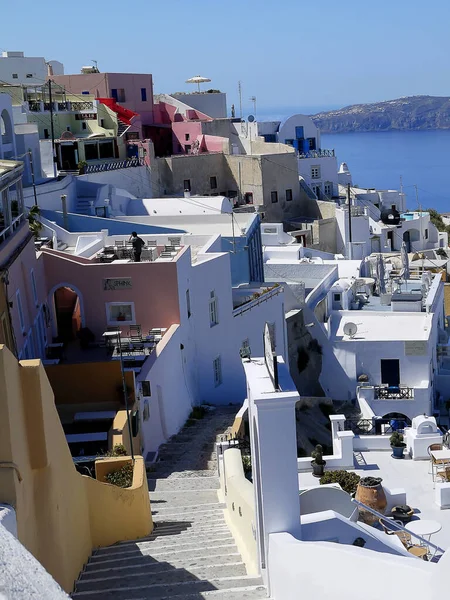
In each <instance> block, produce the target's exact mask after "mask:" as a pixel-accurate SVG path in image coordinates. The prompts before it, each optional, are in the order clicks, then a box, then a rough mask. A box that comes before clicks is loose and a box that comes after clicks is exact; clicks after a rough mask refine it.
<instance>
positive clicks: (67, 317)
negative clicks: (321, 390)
mask: <svg viewBox="0 0 450 600" xmlns="http://www.w3.org/2000/svg"><path fill="white" fill-rule="evenodd" d="M49 296H50V297H49V300H50V301H51V302H50V305H51V306H52V307H53V336H54V337H55V338H57V339H58V341H61V342H70V341H72V340H74V339H76V338H77V334H78V332H79V330H80V329H81V328H82V327H84V309H83V299H82V296H81V294H80V292H79V290H78V289H77V288H76V287H75V286H74V285H71V284H70V283H61V284H59V285H57V286H55V287H54V288H53V289H52V290H51V292H50V295H49Z"/></svg>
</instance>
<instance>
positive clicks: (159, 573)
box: [76, 557, 246, 592]
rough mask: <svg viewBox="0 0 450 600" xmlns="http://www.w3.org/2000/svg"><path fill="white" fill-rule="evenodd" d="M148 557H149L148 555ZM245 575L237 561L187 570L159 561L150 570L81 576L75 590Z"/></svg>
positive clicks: (243, 569)
mask: <svg viewBox="0 0 450 600" xmlns="http://www.w3.org/2000/svg"><path fill="white" fill-rule="evenodd" d="M149 559H150V557H149ZM241 575H246V570H245V565H244V563H243V562H237V563H234V564H227V565H215V566H211V567H210V566H205V567H194V568H192V569H190V570H189V571H188V570H186V569H176V568H174V567H172V566H171V565H170V564H168V563H160V568H159V569H158V568H157V567H156V568H155V569H154V570H152V571H151V572H150V570H149V571H148V572H145V571H144V572H142V571H141V570H139V572H137V573H133V572H132V573H129V572H126V573H122V572H119V573H117V574H112V573H109V575H107V574H103V577H102V576H101V574H99V576H98V577H96V578H94V577H93V578H86V579H85V578H84V577H83V578H82V579H80V580H79V581H78V582H77V583H76V591H77V592H83V591H87V590H90V591H91V590H108V589H110V588H112V587H114V588H117V589H121V588H122V589H123V588H125V589H127V588H129V587H132V586H139V585H148V586H152V585H158V584H171V583H180V582H188V581H198V580H204V579H206V580H211V579H216V578H222V577H237V576H241Z"/></svg>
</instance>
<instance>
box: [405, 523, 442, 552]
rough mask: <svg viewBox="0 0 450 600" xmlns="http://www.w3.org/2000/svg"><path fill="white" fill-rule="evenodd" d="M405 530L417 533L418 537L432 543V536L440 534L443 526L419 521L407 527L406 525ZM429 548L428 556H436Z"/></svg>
mask: <svg viewBox="0 0 450 600" xmlns="http://www.w3.org/2000/svg"><path fill="white" fill-rule="evenodd" d="M405 529H406V530H407V531H410V532H411V533H415V534H416V535H420V536H421V537H422V538H424V539H425V540H426V541H427V542H430V541H431V536H432V535H433V534H435V533H438V532H439V531H440V530H441V529H442V525H441V524H440V523H439V522H438V521H432V520H427V519H419V520H417V521H411V522H410V523H408V524H407V525H405ZM427 548H428V554H429V555H431V554H433V556H434V554H435V552H433V553H431V551H430V547H429V546H427Z"/></svg>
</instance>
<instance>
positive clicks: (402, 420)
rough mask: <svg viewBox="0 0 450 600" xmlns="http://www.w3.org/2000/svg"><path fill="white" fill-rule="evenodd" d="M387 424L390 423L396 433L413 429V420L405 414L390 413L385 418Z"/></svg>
mask: <svg viewBox="0 0 450 600" xmlns="http://www.w3.org/2000/svg"><path fill="white" fill-rule="evenodd" d="M383 419H384V420H385V421H386V423H389V424H390V425H391V427H392V429H393V430H394V431H396V430H398V429H404V428H405V427H411V419H410V418H409V417H407V416H406V415H405V414H403V413H399V412H390V413H387V414H385V415H384V416H383Z"/></svg>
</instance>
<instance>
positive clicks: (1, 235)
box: [0, 213, 25, 244]
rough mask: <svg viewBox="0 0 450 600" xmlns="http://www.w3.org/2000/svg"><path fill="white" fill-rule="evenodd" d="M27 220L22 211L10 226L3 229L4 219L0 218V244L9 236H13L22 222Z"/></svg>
mask: <svg viewBox="0 0 450 600" xmlns="http://www.w3.org/2000/svg"><path fill="white" fill-rule="evenodd" d="M24 220H25V215H24V214H23V213H22V214H20V215H18V216H17V217H16V218H15V219H14V220H13V221H12V222H11V224H10V225H9V226H8V227H5V228H4V229H1V228H2V226H4V223H3V221H2V220H1V219H0V244H1V243H2V242H4V241H5V240H6V239H7V238H9V236H11V235H12V234H13V233H14V231H15V230H16V229H17V228H18V227H19V226H20V224H21V223H23V221H24Z"/></svg>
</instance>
